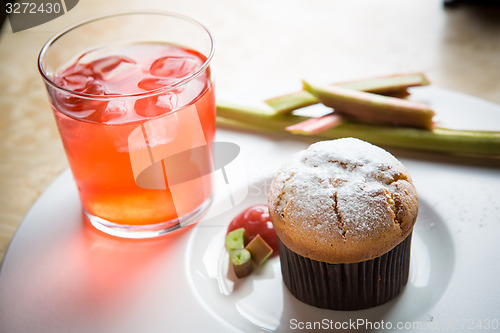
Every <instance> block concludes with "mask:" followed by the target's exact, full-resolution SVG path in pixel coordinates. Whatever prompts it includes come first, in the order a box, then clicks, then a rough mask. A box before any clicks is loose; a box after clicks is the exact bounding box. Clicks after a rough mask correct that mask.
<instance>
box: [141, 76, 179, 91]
mask: <svg viewBox="0 0 500 333" xmlns="http://www.w3.org/2000/svg"><path fill="white" fill-rule="evenodd" d="M173 83H175V80H172V79H168V78H157V77H147V78H145V79H142V80H141V81H139V83H137V86H138V87H139V88H141V89H144V90H147V91H151V90H155V89H159V88H163V87H165V86H169V85H171V84H173Z"/></svg>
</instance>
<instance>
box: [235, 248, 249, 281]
mask: <svg viewBox="0 0 500 333" xmlns="http://www.w3.org/2000/svg"><path fill="white" fill-rule="evenodd" d="M229 258H230V259H231V264H232V266H233V269H234V273H235V274H236V276H237V277H238V278H243V277H245V276H248V275H250V273H252V271H253V266H252V256H251V254H250V251H248V250H246V249H236V250H233V251H231V252H229Z"/></svg>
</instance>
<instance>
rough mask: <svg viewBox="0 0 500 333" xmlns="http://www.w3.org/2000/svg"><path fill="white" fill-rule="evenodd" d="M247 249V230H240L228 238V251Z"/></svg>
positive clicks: (229, 234)
mask: <svg viewBox="0 0 500 333" xmlns="http://www.w3.org/2000/svg"><path fill="white" fill-rule="evenodd" d="M244 248H245V229H244V228H239V229H235V230H233V231H231V232H229V233H228V234H227V236H226V250H227V252H229V253H231V251H234V250H238V249H244Z"/></svg>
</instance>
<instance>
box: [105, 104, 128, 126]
mask: <svg viewBox="0 0 500 333" xmlns="http://www.w3.org/2000/svg"><path fill="white" fill-rule="evenodd" d="M126 114H127V105H126V102H125V100H120V99H113V100H110V101H109V102H108V104H107V105H106V108H105V109H104V111H103V112H102V114H101V122H103V123H112V122H116V121H117V120H118V119H120V118H122V117H123V116H125V115H126Z"/></svg>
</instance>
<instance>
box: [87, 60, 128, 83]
mask: <svg viewBox="0 0 500 333" xmlns="http://www.w3.org/2000/svg"><path fill="white" fill-rule="evenodd" d="M123 63H128V64H129V65H132V64H135V61H134V60H132V59H130V58H127V57H123V56H116V55H114V56H109V57H105V58H101V59H97V60H94V61H93V62H91V63H89V64H88V66H91V67H92V69H93V71H94V73H95V74H97V75H100V76H101V78H102V79H105V77H106V76H109V75H112V74H111V72H112V71H114V70H115V69H117V68H118V67H119V66H120V64H123ZM123 70H126V71H128V70H130V66H125V67H124V68H123Z"/></svg>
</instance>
